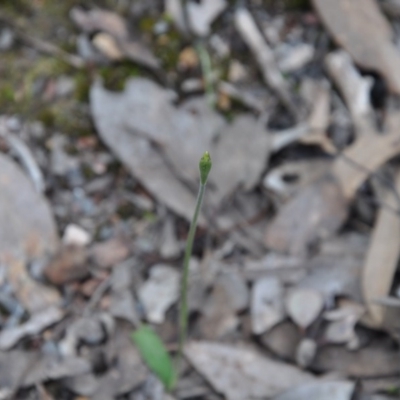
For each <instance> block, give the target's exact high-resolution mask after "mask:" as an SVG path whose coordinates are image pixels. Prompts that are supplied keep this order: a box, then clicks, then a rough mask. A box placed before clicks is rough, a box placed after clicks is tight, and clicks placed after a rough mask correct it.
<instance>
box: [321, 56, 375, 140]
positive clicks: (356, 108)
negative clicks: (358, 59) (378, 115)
mask: <svg viewBox="0 0 400 400" xmlns="http://www.w3.org/2000/svg"><path fill="white" fill-rule="evenodd" d="M325 64H326V66H327V69H328V72H329V74H330V75H331V76H332V78H333V80H334V81H335V83H336V85H337V86H338V87H339V89H340V92H341V94H342V96H343V97H344V99H345V101H346V105H347V107H348V108H349V110H350V113H351V117H352V119H353V122H354V124H355V127H356V133H357V135H358V136H361V135H365V134H366V133H370V131H371V129H370V123H371V121H372V116H373V114H372V106H371V102H370V91H371V87H372V83H373V82H372V79H371V78H368V77H363V76H362V75H361V74H360V73H359V71H357V69H356V67H355V66H354V65H353V63H352V61H351V58H350V56H349V55H348V54H347V53H346V52H345V51H343V50H338V51H335V52H332V53H329V54H328V55H327V56H326V58H325Z"/></svg>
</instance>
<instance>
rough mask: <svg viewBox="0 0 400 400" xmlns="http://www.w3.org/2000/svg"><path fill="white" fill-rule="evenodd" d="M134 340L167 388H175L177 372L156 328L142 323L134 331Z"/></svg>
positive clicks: (144, 358) (143, 356)
mask: <svg viewBox="0 0 400 400" xmlns="http://www.w3.org/2000/svg"><path fill="white" fill-rule="evenodd" d="M132 340H133V341H134V343H135V344H136V347H137V348H138V349H139V352H140V354H141V356H142V358H143V360H144V361H145V363H146V364H147V366H148V367H149V368H150V370H151V371H153V372H154V373H155V374H156V375H157V377H158V378H159V379H160V381H161V382H162V383H163V384H164V386H165V387H166V389H167V390H171V389H173V388H174V386H175V383H176V372H175V369H174V366H173V363H172V360H171V357H170V355H169V354H168V352H167V349H166V348H165V346H164V344H163V342H162V341H161V339H160V338H159V336H158V335H157V334H156V333H155V332H154V330H153V329H152V328H151V327H150V326H147V325H142V326H141V327H139V328H138V329H136V331H134V332H133V333H132Z"/></svg>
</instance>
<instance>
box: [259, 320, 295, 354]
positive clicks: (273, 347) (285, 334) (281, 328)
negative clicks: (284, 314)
mask: <svg viewBox="0 0 400 400" xmlns="http://www.w3.org/2000/svg"><path fill="white" fill-rule="evenodd" d="M301 339H302V334H301V332H300V329H299V328H298V327H297V326H296V325H295V324H294V323H293V322H292V321H290V320H288V319H287V320H285V321H283V322H281V323H279V324H278V325H275V326H274V327H273V328H271V329H270V330H269V331H267V332H266V333H264V334H263V335H261V336H260V340H261V343H262V344H263V345H264V346H265V347H266V348H267V349H268V350H270V351H272V352H273V353H274V354H276V355H277V356H278V357H280V358H281V359H283V360H286V361H293V360H294V359H295V356H296V351H297V348H298V346H299V344H300V342H301Z"/></svg>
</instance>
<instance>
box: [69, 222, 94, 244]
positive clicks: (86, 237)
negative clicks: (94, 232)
mask: <svg viewBox="0 0 400 400" xmlns="http://www.w3.org/2000/svg"><path fill="white" fill-rule="evenodd" d="M62 240H63V243H64V244H65V245H66V246H68V245H69V246H82V247H84V246H87V245H88V244H89V243H90V242H91V241H92V238H91V237H90V234H89V233H88V232H86V231H85V230H84V229H83V228H81V227H80V226H78V225H75V224H69V225H67V227H66V228H65V231H64V236H63V239H62Z"/></svg>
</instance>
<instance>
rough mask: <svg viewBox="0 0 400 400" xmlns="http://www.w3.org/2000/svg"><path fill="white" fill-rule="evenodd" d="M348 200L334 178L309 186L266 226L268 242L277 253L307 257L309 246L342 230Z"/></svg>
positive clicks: (266, 239)
mask: <svg viewBox="0 0 400 400" xmlns="http://www.w3.org/2000/svg"><path fill="white" fill-rule="evenodd" d="M346 217H347V201H346V199H345V198H344V197H343V194H342V192H341V190H340V186H339V185H338V183H337V182H336V180H335V179H334V178H332V177H329V176H328V177H326V179H324V178H322V179H320V180H318V181H316V182H314V183H313V184H311V185H310V186H307V187H305V188H304V190H302V191H301V192H299V193H298V194H297V195H296V196H294V197H293V198H292V199H291V200H290V201H288V202H287V203H286V204H285V205H284V206H283V207H282V208H281V209H280V210H279V213H278V215H277V216H276V217H275V219H273V220H272V222H271V223H270V224H269V225H268V226H267V230H266V235H265V243H266V245H267V246H268V247H269V248H270V249H273V250H275V251H280V252H288V253H290V254H293V255H305V254H306V253H307V250H308V247H309V246H310V245H311V244H313V243H314V242H316V241H317V240H319V239H321V238H325V237H327V236H329V235H330V234H332V232H335V231H336V230H337V229H339V228H340V227H341V226H342V224H343V222H344V221H345V220H346Z"/></svg>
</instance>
